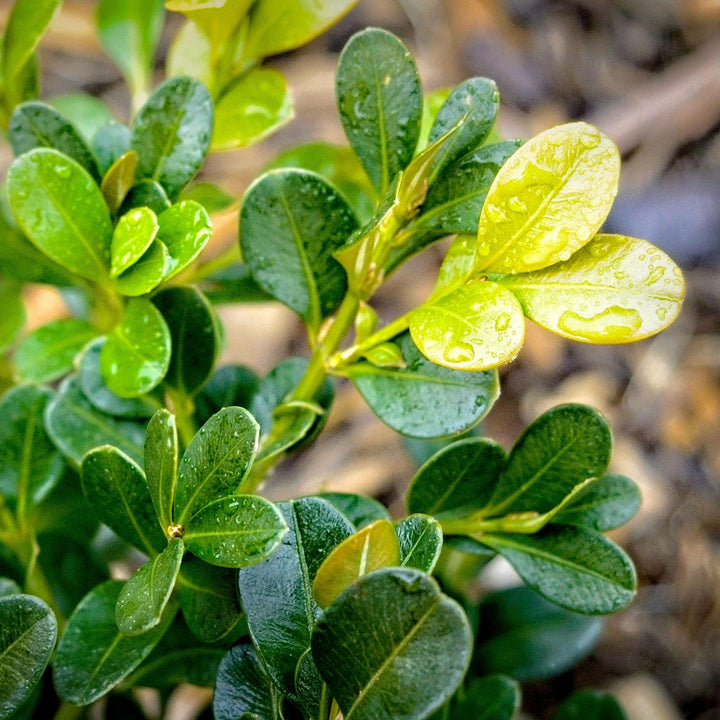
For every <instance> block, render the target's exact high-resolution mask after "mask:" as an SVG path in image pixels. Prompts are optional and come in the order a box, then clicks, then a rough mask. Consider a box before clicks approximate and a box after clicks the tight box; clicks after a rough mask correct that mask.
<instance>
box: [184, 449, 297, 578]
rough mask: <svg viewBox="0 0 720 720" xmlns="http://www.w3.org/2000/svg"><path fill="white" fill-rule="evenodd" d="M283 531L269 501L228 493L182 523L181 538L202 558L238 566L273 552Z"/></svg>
mask: <svg viewBox="0 0 720 720" xmlns="http://www.w3.org/2000/svg"><path fill="white" fill-rule="evenodd" d="M184 459H185V458H183V460H184ZM181 467H182V466H181ZM179 489H180V485H179V484H178V491H179ZM286 532H287V527H286V525H285V521H284V520H283V517H282V515H281V514H280V511H279V510H278V509H277V508H276V507H275V506H274V505H273V504H272V503H271V502H270V501H269V500H265V498H261V497H259V496H256V495H228V496H227V497H221V498H218V499H217V500H213V501H211V502H208V503H207V504H204V505H202V507H200V509H199V510H197V511H196V512H195V513H194V514H193V515H192V517H190V518H189V519H188V520H187V522H186V523H185V534H184V535H183V537H184V539H185V544H186V545H187V548H188V550H189V551H190V552H191V553H193V554H194V555H197V557H199V558H200V559H201V560H204V561H205V562H207V563H210V564H211V565H220V566H221V567H232V568H237V567H247V566H248V565H255V564H256V563H259V562H262V561H263V560H265V559H266V558H267V557H268V556H270V555H272V553H273V552H274V550H275V548H277V546H278V545H279V544H280V541H281V540H282V539H283V536H284V535H285V533H286Z"/></svg>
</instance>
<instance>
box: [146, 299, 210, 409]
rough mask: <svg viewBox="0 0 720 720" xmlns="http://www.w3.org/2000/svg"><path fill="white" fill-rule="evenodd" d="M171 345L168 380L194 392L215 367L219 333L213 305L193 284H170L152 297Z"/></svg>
mask: <svg viewBox="0 0 720 720" xmlns="http://www.w3.org/2000/svg"><path fill="white" fill-rule="evenodd" d="M152 301H153V305H155V307H156V308H157V309H158V310H159V311H160V312H161V313H162V316H163V317H164V318H165V322H166V323H167V326H168V328H169V329H170V337H171V344H172V355H171V356H170V366H169V367H168V371H167V374H166V375H165V382H166V383H167V384H168V385H170V386H172V387H174V388H175V389H176V390H179V391H180V392H181V393H183V394H184V395H188V396H192V395H194V394H195V393H196V392H197V391H198V390H199V389H200V388H201V387H202V386H203V385H204V384H205V382H206V381H207V379H208V378H209V377H210V374H211V373H212V371H213V368H214V367H215V360H216V359H217V355H218V351H219V346H220V333H219V330H218V326H217V319H216V317H215V313H214V312H213V309H212V306H211V305H210V303H209V302H208V301H207V299H206V298H205V296H204V295H203V294H202V293H201V292H200V291H199V290H196V289H195V288H194V287H180V286H176V287H170V288H167V289H165V290H161V291H160V292H158V293H156V294H155V295H154V296H153V299H152Z"/></svg>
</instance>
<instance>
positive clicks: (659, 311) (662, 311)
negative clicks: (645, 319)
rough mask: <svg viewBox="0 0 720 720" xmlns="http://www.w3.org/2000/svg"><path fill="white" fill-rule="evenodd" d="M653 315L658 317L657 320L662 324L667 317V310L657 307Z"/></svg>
mask: <svg viewBox="0 0 720 720" xmlns="http://www.w3.org/2000/svg"><path fill="white" fill-rule="evenodd" d="M655 314H656V315H657V316H658V320H660V321H661V322H662V321H663V320H665V317H666V316H667V308H664V307H659V308H658V309H657V310H656V311H655Z"/></svg>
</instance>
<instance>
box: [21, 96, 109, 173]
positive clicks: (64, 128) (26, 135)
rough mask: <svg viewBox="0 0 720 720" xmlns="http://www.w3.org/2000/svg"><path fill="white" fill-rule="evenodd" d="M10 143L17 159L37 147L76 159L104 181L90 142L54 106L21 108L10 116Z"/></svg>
mask: <svg viewBox="0 0 720 720" xmlns="http://www.w3.org/2000/svg"><path fill="white" fill-rule="evenodd" d="M8 140H10V144H11V145H12V149H13V152H14V153H15V156H16V157H17V156H19V155H23V154H24V153H26V152H30V150H33V149H35V148H51V149H53V150H58V151H60V152H61V153H62V154H63V155H67V156H68V157H69V158H71V159H73V160H75V162H77V163H78V164H79V165H81V166H82V167H83V168H85V170H87V172H88V173H89V174H90V175H91V176H92V177H93V178H94V179H95V180H100V170H99V168H98V165H97V161H96V160H95V156H94V155H93V154H92V151H91V150H90V148H89V147H88V145H87V143H86V142H85V140H84V139H83V137H82V136H81V135H80V133H79V132H78V131H77V130H76V129H75V127H74V126H73V125H72V124H71V123H70V122H69V121H68V120H67V119H66V118H65V117H63V116H62V115H61V114H60V113H59V112H58V111H57V110H55V109H54V108H52V107H50V105H47V104H45V103H43V102H38V101H33V102H26V103H22V104H21V105H18V106H17V107H16V108H15V110H13V114H12V115H11V116H10V124H9V126H8Z"/></svg>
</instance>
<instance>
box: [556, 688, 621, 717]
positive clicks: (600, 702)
mask: <svg viewBox="0 0 720 720" xmlns="http://www.w3.org/2000/svg"><path fill="white" fill-rule="evenodd" d="M552 718H553V720H627V715H625V713H624V712H623V709H622V707H620V704H619V703H618V701H617V700H615V698H614V697H613V696H612V695H608V694H607V693H604V692H600V691H599V690H579V691H578V692H576V693H574V694H573V695H571V696H570V697H569V698H568V699H567V700H566V701H565V702H564V703H563V704H562V705H561V706H560V707H559V708H558V709H557V711H556V712H555V714H554V715H553V716H552Z"/></svg>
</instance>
